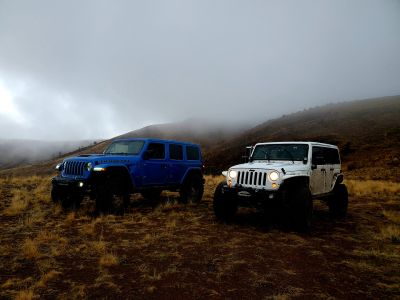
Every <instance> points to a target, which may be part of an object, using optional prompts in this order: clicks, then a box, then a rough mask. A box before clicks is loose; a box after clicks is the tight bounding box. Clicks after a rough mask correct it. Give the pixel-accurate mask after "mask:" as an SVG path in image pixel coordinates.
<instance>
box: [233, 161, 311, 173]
mask: <svg viewBox="0 0 400 300" xmlns="http://www.w3.org/2000/svg"><path fill="white" fill-rule="evenodd" d="M282 168H284V169H285V172H293V171H299V170H303V169H304V170H307V165H305V164H303V162H301V161H295V162H294V163H293V162H291V161H271V162H268V161H259V160H258V161H253V162H249V163H245V164H240V165H235V166H232V167H231V168H230V170H236V169H244V170H247V169H254V170H258V169H261V170H277V171H279V172H281V169H282Z"/></svg>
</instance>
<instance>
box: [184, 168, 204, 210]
mask: <svg viewBox="0 0 400 300" xmlns="http://www.w3.org/2000/svg"><path fill="white" fill-rule="evenodd" d="M203 193H204V185H203V179H202V177H201V176H200V175H198V174H196V175H190V176H189V177H188V178H186V179H185V181H184V183H183V184H182V186H181V188H180V191H179V196H180V197H179V202H180V203H184V204H186V203H196V204H197V203H199V202H200V201H201V198H202V197H203Z"/></svg>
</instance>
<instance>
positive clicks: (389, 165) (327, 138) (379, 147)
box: [206, 96, 400, 180]
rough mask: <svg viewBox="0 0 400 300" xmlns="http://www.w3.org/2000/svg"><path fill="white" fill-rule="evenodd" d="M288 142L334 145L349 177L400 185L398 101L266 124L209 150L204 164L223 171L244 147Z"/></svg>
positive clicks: (316, 111) (334, 107) (336, 107)
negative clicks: (387, 180) (340, 154)
mask: <svg viewBox="0 0 400 300" xmlns="http://www.w3.org/2000/svg"><path fill="white" fill-rule="evenodd" d="M291 140H293V141H300V140H302V141H319V142H326V143H332V144H336V145H338V146H339V147H340V148H341V152H342V160H343V162H344V165H345V170H346V173H347V174H348V175H349V176H357V177H364V178H373V179H386V178H389V179H391V180H400V168H399V166H400V163H399V160H400V96H394V97H384V98H376V99H368V100H360V101H353V102H346V103H339V104H331V105H326V106H322V107H316V108H313V109H309V110H304V111H301V112H297V113H294V114H291V115H287V116H283V117H281V118H278V119H274V120H270V121H268V122H265V123H263V124H260V125H258V126H257V127H255V128H253V129H251V130H248V131H246V132H245V133H243V134H241V135H239V136H237V137H235V138H234V139H232V140H231V141H229V142H228V143H225V144H223V145H218V146H217V147H213V148H212V149H210V151H208V152H207V155H206V161H207V164H208V166H209V167H210V168H212V169H214V170H222V169H226V168H227V167H229V166H230V165H232V164H237V163H238V162H241V161H242V158H241V157H242V155H243V153H244V151H243V150H244V148H245V146H247V145H252V144H255V143H257V142H269V141H291Z"/></svg>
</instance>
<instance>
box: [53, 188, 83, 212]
mask: <svg viewBox="0 0 400 300" xmlns="http://www.w3.org/2000/svg"><path fill="white" fill-rule="evenodd" d="M51 200H52V201H53V202H54V203H60V204H61V206H62V208H63V209H65V210H68V209H72V210H75V209H78V208H79V206H80V205H81V202H82V200H83V196H82V195H79V194H78V193H76V192H67V193H65V192H64V193H63V192H61V191H60V189H59V188H57V187H56V186H52V188H51Z"/></svg>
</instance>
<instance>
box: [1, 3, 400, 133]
mask: <svg viewBox="0 0 400 300" xmlns="http://www.w3.org/2000/svg"><path fill="white" fill-rule="evenodd" d="M398 94H400V1H399V0H392V1H390V0H376V1H369V0H360V1H349V0H343V1H338V0H332V1H328V0H321V1H297V0H293V1H280V0H276V1H267V0H259V1H257V0H250V1H249V0H243V1H233V0H227V1H218V0H212V1H205V0H198V1H189V0H182V1H171V0H169V1H150V0H149V1H147V0H146V1H111V0H110V1H99V0H93V1H83V0H79V1H70V0H68V1H53V0H49V1H42V0H36V1H28V0H27V1H22V0H21V1H19V0H9V1H7V0H0V138H34V139H58V140H59V139H86V138H107V137H112V136H114V135H116V134H121V133H124V132H127V131H130V130H133V129H137V128H139V127H142V126H144V125H149V124H153V123H163V122H173V121H181V120H184V119H188V118H211V119H221V120H224V121H229V122H233V121H238V122H239V121H251V122H254V123H257V122H261V121H266V120H267V119H269V118H271V117H278V116H280V115H282V114H287V113H290V112H295V111H298V110H302V109H304V108H309V107H313V106H316V105H322V104H326V103H330V102H339V101H348V100H352V99H363V98H371V97H378V96H387V95H398Z"/></svg>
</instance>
